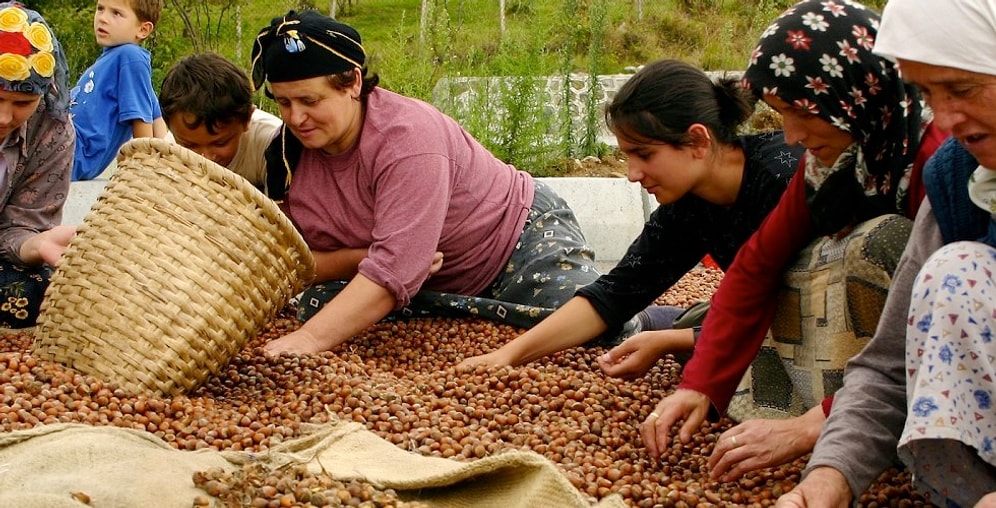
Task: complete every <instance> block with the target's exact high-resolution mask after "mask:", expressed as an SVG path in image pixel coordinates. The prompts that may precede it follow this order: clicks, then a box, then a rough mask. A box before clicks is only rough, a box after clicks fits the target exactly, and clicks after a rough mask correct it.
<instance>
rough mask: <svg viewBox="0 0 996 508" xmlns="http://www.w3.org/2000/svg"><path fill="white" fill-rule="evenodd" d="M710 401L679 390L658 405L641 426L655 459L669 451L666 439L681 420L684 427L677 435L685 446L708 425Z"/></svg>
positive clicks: (695, 392) (703, 396) (699, 395)
mask: <svg viewBox="0 0 996 508" xmlns="http://www.w3.org/2000/svg"><path fill="white" fill-rule="evenodd" d="M709 404H710V403H709V397H706V396H705V394H702V393H699V392H697V391H695V390H688V389H679V390H676V391H675V392H674V393H672V394H671V395H668V396H667V397H665V398H664V400H662V401H660V402H659V403H657V407H656V408H655V409H654V411H653V412H652V413H650V416H648V417H647V419H646V420H644V421H643V424H642V425H641V426H640V435H641V436H642V437H643V444H644V446H646V447H647V451H648V452H649V453H650V455H651V456H652V457H655V458H656V457H660V456H661V455H663V454H664V452H665V451H666V450H667V438H668V435H669V434H670V433H671V427H673V426H674V425H677V423H678V422H679V421H681V420H684V423H683V424H682V425H681V429H679V431H678V438H679V439H680V440H681V442H682V443H688V442H689V441H691V440H692V434H693V433H695V431H696V430H697V429H698V428H699V426H700V425H702V422H704V421H705V419H706V415H708V413H709Z"/></svg>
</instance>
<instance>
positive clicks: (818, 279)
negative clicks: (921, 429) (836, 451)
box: [727, 215, 913, 421]
mask: <svg viewBox="0 0 996 508" xmlns="http://www.w3.org/2000/svg"><path fill="white" fill-rule="evenodd" d="M912 226H913V223H912V221H910V220H909V219H907V218H905V217H902V216H899V215H886V216H882V217H878V218H875V219H872V220H869V221H867V222H863V223H861V224H860V225H859V226H858V227H857V228H855V230H854V231H853V232H851V234H849V235H847V236H846V237H844V238H842V239H833V238H825V237H824V238H820V239H819V240H816V241H814V242H813V243H812V244H810V245H809V246H808V247H807V248H806V249H804V250H803V251H802V252H801V253H800V254H799V256H798V257H797V258H796V261H795V262H794V263H793V265H792V267H790V268H789V270H788V271H787V272H786V274H785V277H784V283H783V285H782V288H781V290H780V291H779V294H778V310H777V312H776V315H775V321H774V323H773V324H772V326H771V331H770V333H769V334H768V337H767V338H766V339H765V341H764V345H763V346H762V347H761V351H760V352H759V353H758V355H757V357H756V358H755V359H754V362H753V363H752V364H751V367H750V369H749V370H748V371H747V373H746V375H745V376H744V378H743V380H742V381H741V382H740V386H739V387H738V388H737V393H736V395H735V396H734V397H733V400H732V401H731V402H730V407H729V409H728V410H727V415H728V416H729V417H730V418H732V419H733V420H735V421H743V420H745V419H748V418H787V417H790V416H798V415H800V414H802V413H804V412H806V410H808V409H809V408H812V407H813V406H815V405H817V404H819V403H820V402H821V401H822V400H823V399H824V397H826V396H827V395H830V394H832V393H834V392H836V391H837V390H838V389H839V388H840V387H841V386H842V385H843V376H844V366H845V364H846V363H847V360H849V359H850V358H851V357H852V356H854V355H856V354H857V353H858V352H859V351H861V349H862V348H863V347H864V346H865V344H867V343H868V341H869V340H870V339H871V337H872V335H873V334H874V333H875V327H876V326H877V324H878V319H879V316H880V315H881V313H882V307H883V306H884V305H885V297H886V294H887V293H888V289H889V282H890V281H891V279H892V273H893V272H894V271H895V269H896V264H897V263H898V262H899V257H900V255H901V254H902V251H903V249H904V248H905V246H906V240H907V239H908V238H909V235H910V232H911V231H912Z"/></svg>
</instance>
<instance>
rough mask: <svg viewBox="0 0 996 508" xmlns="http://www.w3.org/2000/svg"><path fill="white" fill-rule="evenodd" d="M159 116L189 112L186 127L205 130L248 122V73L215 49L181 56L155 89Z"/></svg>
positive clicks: (166, 116) (249, 115)
mask: <svg viewBox="0 0 996 508" xmlns="http://www.w3.org/2000/svg"><path fill="white" fill-rule="evenodd" d="M159 106H160V107H161V108H162V110H163V120H166V121H167V122H168V121H169V119H170V117H172V116H173V115H175V114H180V113H190V114H191V115H193V117H194V120H193V122H184V124H185V125H186V126H187V128H190V129H196V128H197V127H200V126H201V125H204V127H205V128H206V129H207V130H208V132H209V133H211V134H215V128H216V127H217V126H219V125H222V124H227V123H229V122H231V121H233V120H235V121H239V122H248V121H249V119H250V118H251V117H252V106H253V104H252V88H251V87H250V84H249V77H248V76H247V75H246V73H245V72H244V71H243V70H242V69H240V68H238V67H237V66H236V65H235V64H234V63H232V62H231V61H229V60H228V59H227V58H225V57H223V56H221V55H219V54H217V53H210V52H208V53H198V54H194V55H190V56H187V57H184V58H183V59H181V60H180V61H178V62H176V63H175V64H173V67H171V68H170V69H169V71H167V72H166V77H165V78H164V79H163V84H162V87H161V88H160V90H159Z"/></svg>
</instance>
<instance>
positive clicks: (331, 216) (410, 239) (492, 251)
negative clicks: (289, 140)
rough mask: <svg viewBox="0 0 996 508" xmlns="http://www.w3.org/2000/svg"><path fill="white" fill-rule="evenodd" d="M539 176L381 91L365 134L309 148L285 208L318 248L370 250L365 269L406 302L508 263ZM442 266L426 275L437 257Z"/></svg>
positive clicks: (474, 290) (472, 282) (424, 107)
mask: <svg viewBox="0 0 996 508" xmlns="http://www.w3.org/2000/svg"><path fill="white" fill-rule="evenodd" d="M533 192H534V186H533V180H532V177H531V176H530V175H529V174H528V173H526V172H524V171H520V170H517V169H516V168H514V167H513V166H510V165H508V164H505V163H504V162H502V161H500V160H498V159H497V158H495V156H494V155H492V154H491V152H489V151H488V150H487V149H486V148H485V147H484V146H482V145H481V144H480V143H479V142H478V141H477V140H475V139H474V138H473V137H472V136H471V135H470V134H469V133H467V132H466V131H464V130H463V128H461V127H460V126H459V125H458V124H457V123H456V121H454V120H453V119H452V118H450V117H448V116H446V115H445V114H443V113H441V112H440V111H438V110H437V109H435V108H434V107H433V106H431V105H429V104H427V103H425V102H422V101H419V100H416V99H412V98H408V97H404V96H401V95H398V94H395V93H393V92H390V91H387V90H384V89H380V88H376V89H374V91H373V92H372V93H371V94H370V95H369V97H368V101H367V107H366V111H365V118H364V121H363V127H362V130H361V132H360V136H359V140H358V141H357V143H356V144H355V145H354V146H353V147H352V148H351V149H350V150H348V151H346V152H345V153H342V154H338V155H329V154H327V153H325V152H323V151H321V150H305V151H304V153H303V154H302V157H301V160H300V162H299V163H298V165H297V168H296V169H295V172H294V176H293V178H292V180H291V186H290V189H289V191H288V195H287V200H286V201H285V203H284V209H285V211H286V212H287V213H288V215H289V216H290V218H291V220H292V221H293V222H294V224H295V225H296V226H297V228H298V230H299V231H300V232H301V234H302V236H303V237H304V239H305V241H307V243H308V245H309V246H310V247H311V248H312V249H313V250H316V251H334V250H337V249H342V248H368V249H369V251H368V255H367V257H366V258H365V259H364V260H363V261H361V262H360V265H359V273H360V274H362V275H364V276H365V277H367V278H369V279H370V280H372V281H374V282H375V283H377V284H379V285H380V286H382V287H384V288H386V289H387V290H388V291H390V292H391V294H393V295H394V297H395V300H396V303H397V307H398V308H400V307H402V306H404V305H407V304H408V302H409V301H410V300H411V297H412V296H413V295H414V294H415V293H417V292H418V291H419V290H420V289H421V288H423V287H425V288H427V289H432V290H436V291H445V292H451V293H458V294H464V295H476V294H479V293H481V292H482V291H483V290H484V289H486V288H487V287H488V286H490V285H491V283H492V281H493V280H494V279H495V278H496V277H497V276H498V274H499V273H500V272H501V270H502V269H503V268H504V266H505V264H506V262H507V260H508V258H509V256H510V255H511V253H512V250H513V249H514V248H515V244H516V242H517V241H518V239H519V236H520V235H521V233H522V228H523V225H524V224H525V220H526V216H527V214H528V212H529V207H530V206H531V205H532V202H533ZM436 251H442V252H443V256H444V262H443V265H442V269H440V271H439V272H437V273H436V274H434V275H433V276H432V278H431V279H427V277H428V270H429V266H430V264H431V262H432V256H433V254H434V253H435V252H436Z"/></svg>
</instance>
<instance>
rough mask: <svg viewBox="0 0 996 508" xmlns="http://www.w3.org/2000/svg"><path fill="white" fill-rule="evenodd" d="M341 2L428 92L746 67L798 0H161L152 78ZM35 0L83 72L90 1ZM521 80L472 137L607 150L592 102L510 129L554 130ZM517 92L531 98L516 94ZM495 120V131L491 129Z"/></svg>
mask: <svg viewBox="0 0 996 508" xmlns="http://www.w3.org/2000/svg"><path fill="white" fill-rule="evenodd" d="M333 1H337V2H339V6H338V7H337V18H338V19H339V20H340V21H343V22H345V23H348V24H350V25H352V26H353V27H354V28H356V29H357V30H358V31H359V32H360V34H361V35H362V37H363V43H364V46H365V48H366V50H367V53H368V66H369V67H370V69H371V70H372V71H374V72H377V73H378V74H379V75H380V77H381V85H382V86H383V87H385V88H388V89H391V90H394V91H396V92H399V93H402V94H404V95H408V96H411V97H415V98H419V99H422V100H426V101H429V102H432V101H433V97H432V91H433V88H434V87H435V86H436V83H437V82H438V81H439V80H440V79H441V78H445V77H459V76H510V77H519V78H521V77H546V76H566V75H568V74H570V73H588V74H616V73H622V72H626V71H627V69H632V68H634V67H636V66H639V65H641V64H644V63H646V62H649V61H653V60H657V59H660V58H678V59H681V60H684V61H687V62H690V63H693V64H696V65H699V66H700V67H702V68H703V69H705V70H731V69H732V70H735V69H742V68H743V67H744V65H745V63H746V62H747V58H748V55H749V53H750V51H751V50H752V49H753V47H754V45H755V44H756V41H757V37H758V36H759V35H760V33H761V32H762V31H763V30H764V28H765V27H766V26H767V25H768V23H769V22H770V21H772V20H773V19H774V18H775V17H777V15H778V14H779V13H781V12H782V11H783V10H784V9H785V8H786V7H788V6H790V5H791V4H792V3H794V0H755V1H752V2H743V1H741V0H505V13H504V14H505V22H504V26H505V31H504V32H502V31H501V30H500V25H501V24H500V16H499V14H500V13H499V10H498V5H499V2H498V1H497V0H425V1H426V4H427V6H428V7H429V9H428V11H427V12H428V15H427V16H425V18H424V19H423V16H422V0H296V1H288V2H283V3H281V4H280V5H274V2H271V1H269V0H241V1H240V0H207V1H205V0H164V4H165V9H164V11H163V15H162V18H161V19H160V22H159V24H158V26H157V28H156V31H155V34H154V36H153V37H152V39H151V40H149V41H148V42H147V43H146V47H147V48H148V49H150V51H152V55H153V66H154V69H153V81H154V84H155V85H156V86H157V87H158V84H159V82H161V80H162V76H163V75H164V73H165V71H166V69H168V68H169V66H170V65H171V64H172V63H173V62H175V61H176V60H177V59H179V58H181V57H182V56H184V55H187V54H190V53H193V52H196V51H204V50H211V51H216V52H219V53H221V54H222V55H225V56H226V57H228V58H230V59H231V60H233V61H235V62H236V63H238V64H240V65H241V66H243V67H244V68H245V69H246V70H248V68H249V58H250V57H249V55H250V50H251V47H252V42H253V40H254V39H255V36H256V34H257V32H258V31H259V30H260V29H261V28H263V27H266V26H268V25H269V22H270V19H271V18H273V17H276V16H280V15H282V14H284V13H286V12H287V10H289V9H303V8H317V9H319V10H322V11H323V12H326V13H328V12H329V9H330V5H331V2H333ZM884 3H885V0H874V1H869V2H868V3H867V5H869V6H870V7H874V8H879V9H880V8H881V6H882V5H884ZM37 4H39V5H38V6H37V7H36V8H38V9H39V11H41V12H42V14H43V15H45V17H46V19H48V20H49V22H50V23H51V24H52V25H53V28H54V30H55V31H56V35H57V37H58V38H59V39H60V41H62V42H63V45H64V46H65V47H66V50H67V54H68V55H69V59H70V76H71V80H72V81H73V82H75V79H76V78H78V76H79V75H80V74H81V73H82V72H83V70H84V69H85V68H86V67H87V66H88V65H89V64H90V63H92V62H93V60H94V59H95V58H96V57H97V55H98V54H99V48H98V47H97V46H96V44H95V43H94V42H93V35H92V28H91V26H90V25H91V19H92V9H93V4H92V2H91V1H86V0H48V1H40V2H37ZM513 79H514V84H513V86H511V88H509V87H505V89H504V92H501V93H503V94H504V95H499V96H497V97H489V99H488V101H483V103H482V104H480V107H478V108H474V109H471V110H470V111H469V113H466V114H469V115H471V116H473V115H478V116H480V117H479V118H471V117H467V116H464V117H460V116H458V115H457V114H456V113H455V112H454V111H447V112H448V113H450V114H452V115H453V116H455V117H456V118H457V119H458V120H459V121H461V123H463V124H464V125H465V127H467V126H474V127H473V128H470V127H468V130H470V131H471V133H472V134H473V135H475V137H478V138H479V139H482V142H484V143H485V145H487V146H488V147H489V148H491V149H492V150H494V151H496V152H500V156H501V157H502V158H503V160H506V161H507V162H511V163H513V164H517V165H519V164H520V163H525V160H517V159H516V157H518V156H519V155H521V156H522V157H526V158H528V159H529V160H528V163H529V164H530V166H531V167H536V164H537V162H536V159H537V158H540V159H546V160H548V161H554V160H556V159H558V158H563V157H566V156H570V157H579V156H581V157H583V156H585V155H597V154H598V152H599V151H600V150H603V147H599V146H598V145H597V144H596V143H592V142H591V137H590V132H591V131H592V129H595V128H596V127H597V126H596V125H594V124H596V123H599V122H601V115H600V114H599V112H598V111H594V110H592V109H591V108H590V107H588V108H587V111H585V112H584V116H583V122H584V124H583V125H582V126H581V128H580V131H579V132H573V133H565V132H564V131H565V130H566V129H577V127H576V126H574V125H571V126H563V125H561V127H560V131H561V135H560V140H559V141H555V142H552V143H548V142H547V141H546V140H539V139H531V140H522V139H510V137H516V136H537V135H539V134H537V133H541V132H543V131H545V130H549V129H550V127H549V126H547V125H532V126H530V125H528V124H526V123H524V122H527V121H528V120H529V118H530V117H532V118H534V119H536V121H537V122H549V121H550V119H549V118H548V117H549V116H550V115H549V114H547V113H545V112H543V111H540V110H538V109H537V106H536V105H535V104H532V103H529V102H528V101H534V100H535V97H536V96H537V92H536V91H531V90H528V89H526V88H524V87H525V84H524V83H526V81H524V80H521V79H515V78H513ZM528 82H532V83H535V82H537V80H529V81H528ZM517 97H521V98H522V100H523V101H526V102H524V103H522V104H518V103H516V100H517V99H516V98H517ZM258 101H259V106H260V107H262V108H263V109H266V110H268V111H271V112H276V108H275V107H274V105H273V104H272V103H270V102H269V101H268V100H267V99H265V98H264V97H263V96H262V94H259V99H258ZM489 101H494V102H497V103H499V104H500V105H501V107H502V109H504V110H505V111H510V112H511V117H512V118H505V117H502V118H499V119H498V120H496V119H495V118H494V115H495V111H494V107H493V105H492V104H487V102H489ZM444 111H445V108H444ZM553 116H555V117H556V116H558V115H553ZM559 116H564V115H562V114H561V115H559ZM495 129H498V132H492V131H493V130H495ZM504 129H511V130H508V131H505V130H504ZM553 129H554V130H557V128H556V127H554V128H553ZM488 140H495V141H493V142H492V141H488ZM492 143H501V144H500V145H499V144H492ZM539 146H546V147H547V148H549V147H551V146H552V147H554V148H552V149H553V150H554V152H552V153H545V154H537V153H534V152H535V150H534V148H536V147H539ZM548 152H549V150H548ZM539 165H540V166H542V165H543V163H539Z"/></svg>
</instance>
